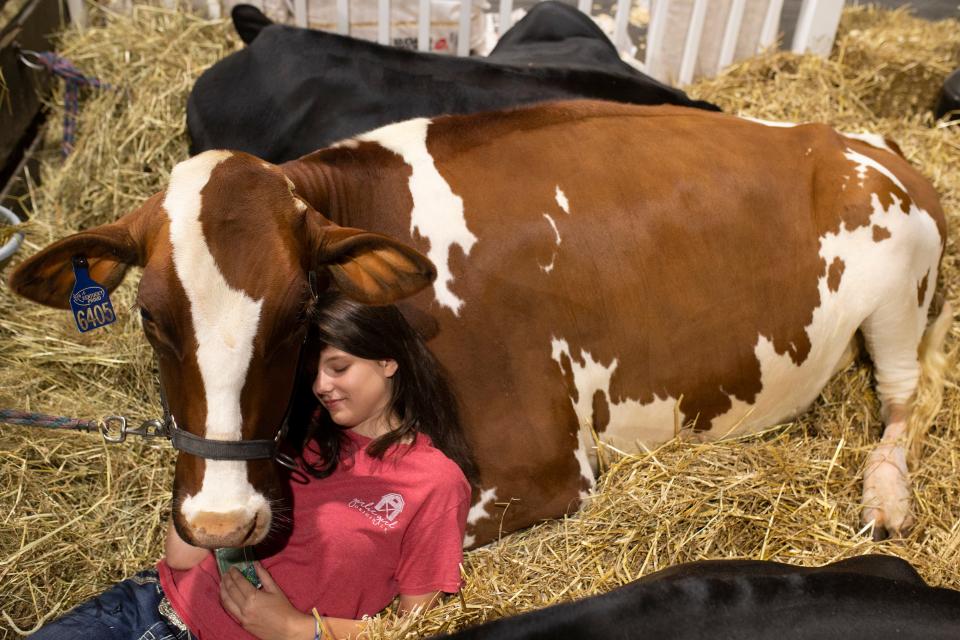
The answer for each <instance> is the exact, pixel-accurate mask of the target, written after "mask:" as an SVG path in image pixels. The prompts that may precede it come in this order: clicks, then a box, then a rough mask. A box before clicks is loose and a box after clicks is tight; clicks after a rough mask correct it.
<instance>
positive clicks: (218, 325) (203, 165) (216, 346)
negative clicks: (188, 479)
mask: <svg viewBox="0 0 960 640" xmlns="http://www.w3.org/2000/svg"><path fill="white" fill-rule="evenodd" d="M231 155H232V154H231V153H230V152H228V151H208V152H206V153H202V154H200V155H198V156H196V157H194V158H191V159H190V160H186V161H184V162H181V163H179V164H178V165H177V166H175V167H174V168H173V171H172V172H171V173H170V186H169V187H168V188H167V193H166V196H165V197H164V200H163V208H164V209H165V210H166V212H167V216H168V217H169V218H170V244H171V246H172V247H173V267H174V271H175V272H176V274H177V277H178V278H179V279H180V283H181V284H182V285H183V290H184V291H185V292H186V294H187V301H188V302H189V304H190V315H191V319H192V321H193V330H194V334H195V336H196V339H197V364H198V365H199V368H200V376H201V378H202V380H203V387H204V393H205V395H206V406H207V417H206V423H205V425H204V436H205V437H207V438H210V439H214V440H239V439H240V438H241V425H242V417H241V415H240V391H241V390H242V389H243V385H244V382H245V381H246V377H247V368H248V367H249V365H250V358H251V356H252V355H253V340H254V337H255V336H256V334H257V326H258V324H259V321H260V308H261V305H262V301H259V300H253V299H252V298H250V296H248V295H247V294H246V293H244V292H243V291H239V290H237V289H234V288H232V287H231V286H230V285H229V284H227V281H226V280H225V279H224V277H223V274H222V273H221V272H220V269H219V268H218V267H217V264H216V261H215V260H214V258H213V255H212V254H211V253H210V249H209V247H207V244H206V240H205V238H204V235H203V228H202V225H201V223H200V211H201V204H202V202H201V195H200V192H201V190H202V189H203V187H204V186H205V185H206V184H207V181H208V180H209V179H210V174H211V173H212V171H213V169H214V167H216V166H217V165H218V164H219V163H220V162H222V161H224V160H226V159H227V158H229V157H230V156H231ZM246 469H247V467H246V463H245V462H243V461H229V460H208V461H207V462H206V471H205V473H204V477H203V483H202V485H201V488H200V491H199V492H198V493H197V494H196V495H194V496H189V497H188V498H186V500H184V502H183V504H182V507H181V509H182V513H183V514H184V515H185V516H186V517H187V518H188V520H189V519H190V517H191V516H192V515H195V514H196V513H199V512H203V511H206V512H210V511H216V512H229V511H236V510H240V509H243V510H246V511H247V512H248V515H249V516H251V517H252V516H253V514H254V513H255V512H256V511H257V510H258V509H259V508H261V507H262V506H263V505H264V504H265V502H266V501H265V500H264V497H263V496H262V495H261V494H259V493H258V492H257V491H256V490H255V489H254V488H253V486H252V485H251V484H250V483H249V481H248V480H247V471H246Z"/></svg>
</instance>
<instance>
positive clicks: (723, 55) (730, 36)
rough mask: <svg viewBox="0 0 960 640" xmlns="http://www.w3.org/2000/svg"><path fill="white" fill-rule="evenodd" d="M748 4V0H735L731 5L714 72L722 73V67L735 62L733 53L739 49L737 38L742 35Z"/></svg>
mask: <svg viewBox="0 0 960 640" xmlns="http://www.w3.org/2000/svg"><path fill="white" fill-rule="evenodd" d="M746 6H747V3H746V0H733V3H732V4H731V5H730V14H729V15H728V16H727V24H726V26H725V27H724V29H723V42H722V43H721V44H720V55H719V56H718V57H717V68H716V69H714V70H713V72H714V73H720V70H721V69H723V68H724V67H726V66H728V65H730V63H732V62H733V54H734V53H735V52H736V50H737V39H738V38H739V37H740V25H742V24H743V10H744V9H745V8H746Z"/></svg>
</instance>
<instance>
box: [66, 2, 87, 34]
mask: <svg viewBox="0 0 960 640" xmlns="http://www.w3.org/2000/svg"><path fill="white" fill-rule="evenodd" d="M67 7H68V8H69V9H70V21H71V22H72V23H73V24H74V26H76V27H77V28H78V29H80V30H81V31H83V30H84V29H86V28H87V7H86V6H84V4H83V0H67Z"/></svg>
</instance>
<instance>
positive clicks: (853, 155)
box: [843, 149, 907, 193]
mask: <svg viewBox="0 0 960 640" xmlns="http://www.w3.org/2000/svg"><path fill="white" fill-rule="evenodd" d="M843 155H844V156H846V158H847V160H850V161H851V162H853V163H854V164H856V165H857V168H856V171H857V175H858V176H860V186H863V180H864V178H866V176H867V169H868V168H869V169H874V170H876V171H879V172H880V173H881V174H883V175H884V176H886V177H887V178H888V179H889V180H890V181H891V182H893V184H895V185H897V186H898V187H900V189H902V190H903V192H904V193H906V191H907V188H906V187H905V186H904V185H903V183H902V182H900V179H899V178H898V177H897V176H895V175H893V173H892V172H891V171H890V169H887V168H886V167H885V166H883V165H882V164H880V163H879V162H877V161H876V160H874V159H873V158H869V157H867V156H865V155H863V154H862V153H857V152H856V151H854V150H853V149H847V150H846V151H845V152H844V153H843Z"/></svg>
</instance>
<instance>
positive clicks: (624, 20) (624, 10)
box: [588, 0, 633, 52]
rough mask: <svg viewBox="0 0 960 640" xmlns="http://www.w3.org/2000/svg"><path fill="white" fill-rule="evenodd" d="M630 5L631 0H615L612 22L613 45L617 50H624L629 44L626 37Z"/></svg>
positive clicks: (631, 3)
mask: <svg viewBox="0 0 960 640" xmlns="http://www.w3.org/2000/svg"><path fill="white" fill-rule="evenodd" d="M632 5H633V2H632V0H617V15H616V18H615V19H614V22H613V46H615V47H616V48H617V51H619V52H623V51H626V50H627V47H628V46H629V44H630V42H629V40H628V38H627V24H629V23H630V7H631V6H632ZM588 15H589V14H588Z"/></svg>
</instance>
